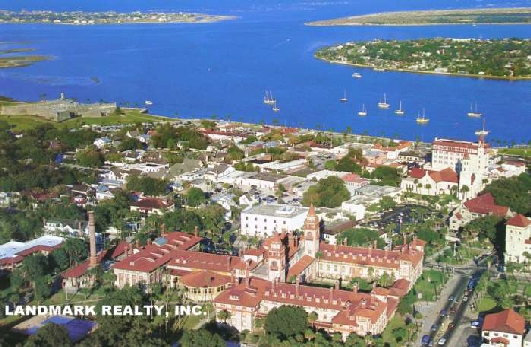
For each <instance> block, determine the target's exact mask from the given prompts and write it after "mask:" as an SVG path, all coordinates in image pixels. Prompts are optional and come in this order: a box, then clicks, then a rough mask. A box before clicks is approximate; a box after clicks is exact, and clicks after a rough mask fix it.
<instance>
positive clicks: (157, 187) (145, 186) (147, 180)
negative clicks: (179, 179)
mask: <svg viewBox="0 0 531 347" xmlns="http://www.w3.org/2000/svg"><path fill="white" fill-rule="evenodd" d="M167 187H168V182H167V181H166V180H163V179H158V178H151V177H148V176H137V175H129V176H128V177H127V184H126V188H127V190H131V191H135V192H143V193H144V194H146V195H149V196H157V195H163V194H164V193H166V189H167Z"/></svg>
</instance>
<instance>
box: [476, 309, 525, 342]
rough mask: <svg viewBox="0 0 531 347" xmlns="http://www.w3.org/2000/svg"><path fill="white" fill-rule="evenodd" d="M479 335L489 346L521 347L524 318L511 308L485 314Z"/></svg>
mask: <svg viewBox="0 0 531 347" xmlns="http://www.w3.org/2000/svg"><path fill="white" fill-rule="evenodd" d="M481 330H482V331H481V337H482V338H483V339H484V340H487V341H488V343H489V344H490V345H491V346H501V347H522V340H523V337H524V333H525V319H524V317H522V316H520V315H519V314H518V313H516V312H514V310H513V309H512V308H510V309H507V310H503V311H501V312H498V313H490V314H488V315H486V316H485V320H484V321H483V327H482V329H481Z"/></svg>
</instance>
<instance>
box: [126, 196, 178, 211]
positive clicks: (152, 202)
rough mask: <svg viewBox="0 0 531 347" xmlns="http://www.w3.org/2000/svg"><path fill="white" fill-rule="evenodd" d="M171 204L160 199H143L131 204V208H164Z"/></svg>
mask: <svg viewBox="0 0 531 347" xmlns="http://www.w3.org/2000/svg"><path fill="white" fill-rule="evenodd" d="M171 205H172V203H171V202H166V201H164V200H162V199H157V198H144V199H142V200H139V201H137V202H135V203H133V204H132V206H135V207H138V208H157V209H160V208H166V207H169V206H171Z"/></svg>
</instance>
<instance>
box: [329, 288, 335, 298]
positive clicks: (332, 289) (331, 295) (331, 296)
mask: <svg viewBox="0 0 531 347" xmlns="http://www.w3.org/2000/svg"><path fill="white" fill-rule="evenodd" d="M333 299H334V287H330V295H329V296H328V300H330V301H332V300H333Z"/></svg>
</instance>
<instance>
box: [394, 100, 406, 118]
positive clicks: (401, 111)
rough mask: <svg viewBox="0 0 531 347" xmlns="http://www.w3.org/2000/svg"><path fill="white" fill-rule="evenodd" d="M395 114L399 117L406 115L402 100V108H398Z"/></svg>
mask: <svg viewBox="0 0 531 347" xmlns="http://www.w3.org/2000/svg"><path fill="white" fill-rule="evenodd" d="M395 114H397V115H399V116H403V115H404V110H402V100H400V107H398V110H396V111H395Z"/></svg>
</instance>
